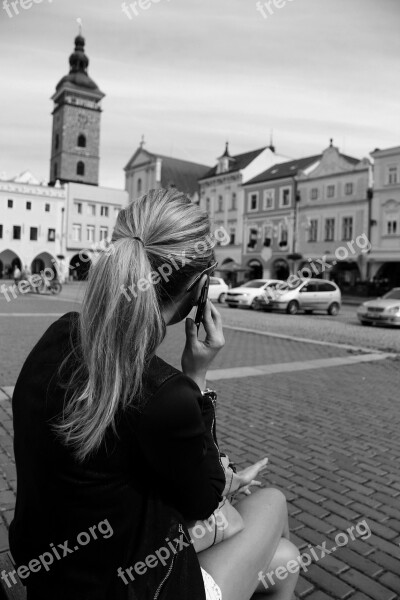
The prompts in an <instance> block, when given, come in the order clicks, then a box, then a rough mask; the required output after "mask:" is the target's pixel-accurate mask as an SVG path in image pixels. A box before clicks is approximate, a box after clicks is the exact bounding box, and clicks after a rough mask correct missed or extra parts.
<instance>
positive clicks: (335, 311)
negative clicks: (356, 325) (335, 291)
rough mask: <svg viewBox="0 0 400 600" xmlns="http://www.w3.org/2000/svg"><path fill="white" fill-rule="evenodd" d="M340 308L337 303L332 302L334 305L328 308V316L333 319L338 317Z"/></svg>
mask: <svg viewBox="0 0 400 600" xmlns="http://www.w3.org/2000/svg"><path fill="white" fill-rule="evenodd" d="M339 310H340V306H339V304H338V303H337V302H332V304H331V305H330V306H329V308H328V315H331V317H336V315H337V314H339Z"/></svg>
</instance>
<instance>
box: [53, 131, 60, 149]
mask: <svg viewBox="0 0 400 600" xmlns="http://www.w3.org/2000/svg"><path fill="white" fill-rule="evenodd" d="M54 145H55V148H56V150H58V147H59V145H60V136H59V135H58V133H56V137H55V144H54Z"/></svg>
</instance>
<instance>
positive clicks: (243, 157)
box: [201, 146, 268, 179]
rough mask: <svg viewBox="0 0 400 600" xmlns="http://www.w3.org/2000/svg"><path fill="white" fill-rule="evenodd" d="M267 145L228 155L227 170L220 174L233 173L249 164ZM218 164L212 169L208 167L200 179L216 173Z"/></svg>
mask: <svg viewBox="0 0 400 600" xmlns="http://www.w3.org/2000/svg"><path fill="white" fill-rule="evenodd" d="M267 147H268V146H264V147H263V148H259V149H258V150H252V151H251V152H244V153H243V154H236V155H234V156H231V157H230V161H229V171H225V172H224V173H221V174H222V175H226V174H227V173H234V172H236V171H240V170H241V169H244V168H245V167H247V165H249V164H250V163H251V162H252V161H253V160H254V159H255V158H257V156H259V155H260V154H261V152H264V150H265V149H266V148H267ZM217 169H218V165H215V167H213V168H212V169H210V170H209V171H208V172H207V173H205V175H203V177H201V179H208V178H209V177H214V176H215V175H217Z"/></svg>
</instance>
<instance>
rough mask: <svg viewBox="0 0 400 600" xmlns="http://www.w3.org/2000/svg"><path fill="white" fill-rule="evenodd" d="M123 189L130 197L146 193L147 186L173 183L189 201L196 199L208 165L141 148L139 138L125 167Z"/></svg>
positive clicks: (165, 186)
mask: <svg viewBox="0 0 400 600" xmlns="http://www.w3.org/2000/svg"><path fill="white" fill-rule="evenodd" d="M124 170H125V189H126V191H127V192H128V195H129V200H134V199H135V198H137V197H138V196H141V195H142V194H145V193H146V192H147V191H148V190H151V189H159V188H170V187H176V188H177V189H178V190H179V191H180V192H183V193H184V194H186V195H187V196H188V197H189V198H190V199H191V201H192V202H194V203H196V204H198V202H199V183H198V180H199V179H200V178H201V177H203V175H204V174H205V173H207V171H209V170H210V167H209V166H206V165H202V164H199V163H194V162H190V161H187V160H181V159H179V158H172V157H171V156H164V155H163V154H154V153H153V152H149V151H148V150H147V149H145V148H144V141H142V142H141V143H140V145H139V147H138V148H137V150H136V151H135V153H134V154H133V156H132V158H131V159H130V160H129V162H128V164H127V165H126V166H125V168H124Z"/></svg>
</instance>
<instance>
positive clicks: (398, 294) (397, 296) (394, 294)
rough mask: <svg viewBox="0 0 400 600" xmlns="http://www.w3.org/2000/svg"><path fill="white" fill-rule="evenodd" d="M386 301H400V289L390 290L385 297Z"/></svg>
mask: <svg viewBox="0 0 400 600" xmlns="http://www.w3.org/2000/svg"><path fill="white" fill-rule="evenodd" d="M383 297H384V299H385V300H400V288H395V289H394V290H390V292H388V293H387V294H385V295H384V296H383Z"/></svg>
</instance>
